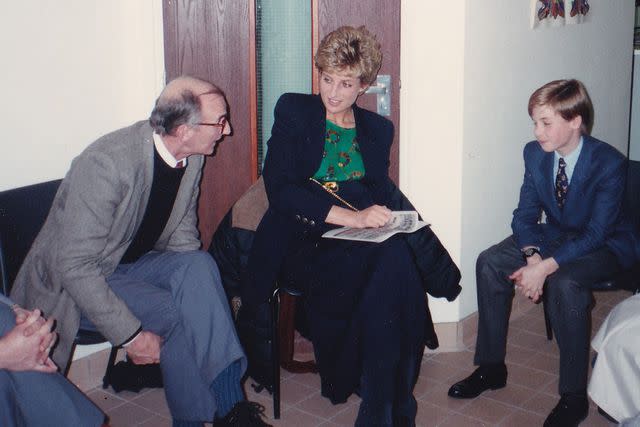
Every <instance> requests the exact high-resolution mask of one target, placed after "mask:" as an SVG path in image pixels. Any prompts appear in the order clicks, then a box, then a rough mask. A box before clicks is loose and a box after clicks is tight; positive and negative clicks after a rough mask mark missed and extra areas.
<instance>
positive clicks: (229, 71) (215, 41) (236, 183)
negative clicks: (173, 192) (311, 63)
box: [163, 0, 257, 249]
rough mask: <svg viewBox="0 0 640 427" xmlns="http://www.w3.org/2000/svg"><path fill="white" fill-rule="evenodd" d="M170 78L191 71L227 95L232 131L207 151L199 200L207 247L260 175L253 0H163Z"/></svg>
mask: <svg viewBox="0 0 640 427" xmlns="http://www.w3.org/2000/svg"><path fill="white" fill-rule="evenodd" d="M163 13H164V38H165V40H164V44H165V67H166V78H167V80H171V79H173V78H175V77H177V76H180V75H184V74H187V75H191V76H194V77H199V78H202V79H205V80H208V81H210V82H212V83H214V84H216V85H217V86H219V87H220V88H221V89H222V90H224V92H225V93H226V95H227V101H228V103H229V112H230V121H231V125H232V127H233V134H232V135H230V136H227V137H226V138H225V139H224V140H223V141H222V142H221V143H220V144H219V145H218V147H217V148H216V151H215V153H214V155H213V156H210V157H207V159H206V163H205V167H204V171H203V177H202V182H201V185H200V200H199V204H198V218H199V224H198V227H199V229H200V233H201V239H202V242H203V245H204V249H207V247H208V246H209V242H210V241H211V236H212V235H213V232H214V231H215V229H216V227H217V226H218V224H219V223H220V220H221V219H222V217H223V216H224V215H225V213H226V212H227V211H228V210H229V208H230V207H231V205H232V204H233V203H234V202H235V201H236V200H237V199H238V198H239V197H240V196H241V195H242V194H243V193H244V191H245V190H246V189H247V188H248V187H249V186H250V185H251V184H252V183H253V182H254V181H255V180H256V179H257V176H256V175H257V167H256V164H257V149H256V139H255V135H256V132H255V123H256V118H255V115H256V113H255V73H254V70H255V47H254V39H255V36H254V32H255V29H254V23H255V20H254V0H233V1H228V0H215V1H214V0H208V1H201V0H163Z"/></svg>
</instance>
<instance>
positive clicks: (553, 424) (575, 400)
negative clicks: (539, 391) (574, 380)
mask: <svg viewBox="0 0 640 427" xmlns="http://www.w3.org/2000/svg"><path fill="white" fill-rule="evenodd" d="M588 413H589V401H588V400H587V396H586V394H572V393H565V394H563V395H562V396H560V401H559V402H558V404H557V405H556V407H555V408H553V410H552V411H551V413H550V414H549V416H548V417H547V419H546V420H545V421H544V427H575V426H577V425H578V424H580V422H581V421H582V420H584V419H585V418H587V414H588Z"/></svg>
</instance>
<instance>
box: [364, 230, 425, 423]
mask: <svg viewBox="0 0 640 427" xmlns="http://www.w3.org/2000/svg"><path fill="white" fill-rule="evenodd" d="M384 249H385V250H382V251H380V252H379V254H378V255H379V259H378V260H374V261H373V262H372V265H374V266H375V269H374V271H373V272H372V274H371V277H370V278H369V286H368V288H367V291H366V292H365V294H364V295H363V300H362V302H361V307H367V308H368V309H369V310H371V311H368V312H367V313H365V314H363V316H362V317H361V319H363V321H364V324H363V335H362V342H363V344H362V345H363V360H362V365H363V369H362V385H361V397H362V403H361V405H360V411H359V413H358V418H357V420H356V426H374V425H375V426H391V425H394V426H397V427H408V426H414V425H415V417H416V412H417V403H416V400H415V398H414V396H413V387H414V385H415V380H416V376H417V370H418V369H419V365H420V360H421V357H419V356H421V354H420V355H419V354H418V353H419V350H422V349H423V348H424V347H423V344H422V342H423V340H422V337H423V325H424V318H425V312H424V311H425V306H424V304H423V303H422V301H423V300H424V293H423V291H422V287H421V285H420V279H419V277H418V272H417V270H416V267H415V265H414V264H413V260H412V258H411V256H410V253H409V252H408V248H407V247H406V243H405V241H404V240H402V239H394V240H391V241H388V242H386V244H385V248H384Z"/></svg>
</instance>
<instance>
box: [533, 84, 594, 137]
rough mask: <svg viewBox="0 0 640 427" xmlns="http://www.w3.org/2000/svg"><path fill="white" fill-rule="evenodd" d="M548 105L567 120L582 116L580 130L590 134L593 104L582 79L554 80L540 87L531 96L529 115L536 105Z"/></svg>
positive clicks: (584, 133)
mask: <svg viewBox="0 0 640 427" xmlns="http://www.w3.org/2000/svg"><path fill="white" fill-rule="evenodd" d="M542 106H547V107H550V108H552V109H553V110H554V111H555V112H556V113H558V114H560V116H561V117H562V118H563V119H565V120H573V119H574V118H576V117H577V116H580V117H582V126H581V127H580V132H581V133H582V134H583V135H589V134H590V133H591V128H592V126H593V104H592V103H591V98H590V97H589V93H588V92H587V88H586V87H584V84H582V82H581V81H579V80H575V79H570V80H554V81H552V82H549V83H547V84H546V85H544V86H542V87H540V88H538V89H537V90H536V91H535V92H533V94H532V95H531V97H530V98H529V116H531V115H532V113H533V109H534V108H535V107H542Z"/></svg>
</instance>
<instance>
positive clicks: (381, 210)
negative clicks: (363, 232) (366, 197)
mask: <svg viewBox="0 0 640 427" xmlns="http://www.w3.org/2000/svg"><path fill="white" fill-rule="evenodd" d="M354 213H355V216H354V220H355V222H354V224H353V225H352V227H354V228H378V227H382V226H383V225H385V224H386V223H387V222H389V220H390V219H391V210H390V209H388V208H387V207H386V206H380V205H373V206H369V207H368V208H367V209H364V210H361V211H358V212H354Z"/></svg>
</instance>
